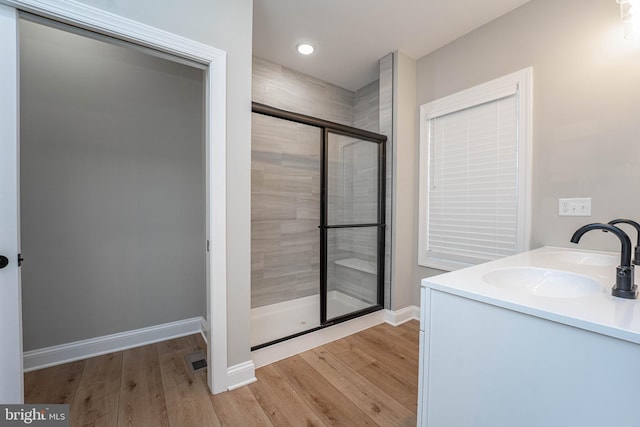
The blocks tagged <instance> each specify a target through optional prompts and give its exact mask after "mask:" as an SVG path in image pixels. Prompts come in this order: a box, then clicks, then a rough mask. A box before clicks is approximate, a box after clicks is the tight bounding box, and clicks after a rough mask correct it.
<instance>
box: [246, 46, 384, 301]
mask: <svg viewBox="0 0 640 427" xmlns="http://www.w3.org/2000/svg"><path fill="white" fill-rule="evenodd" d="M378 99H379V96H378V82H377V81H376V82H373V83H371V84H369V85H367V86H365V87H364V88H362V89H361V90H359V91H356V92H351V91H347V90H345V89H342V88H339V87H337V86H333V85H330V84H328V83H326V82H323V81H320V80H318V79H315V78H313V77H310V76H307V75H304V74H301V73H298V72H295V71H292V70H289V69H287V68H285V67H282V66H280V65H278V64H274V63H272V62H269V61H266V60H263V59H260V58H254V61H253V100H254V101H256V102H260V103H263V104H267V105H270V106H273V107H277V108H281V109H284V110H288V111H293V112H296V113H302V114H307V115H310V116H314V117H318V118H321V119H325V120H330V121H334V122H338V123H342V124H346V125H350V126H355V127H359V128H362V129H367V130H371V131H374V132H378V131H379V117H380V112H379V107H378V104H379V101H378ZM357 145H358V144H356V145H354V148H355V149H356V150H359V148H356V147H357ZM341 151H342V153H347V156H348V157H351V158H352V159H359V161H360V162H361V161H362V160H363V159H365V158H366V156H365V157H363V156H362V153H357V152H356V151H354V149H353V148H352V149H346V150H341ZM334 154H335V155H332V156H331V157H332V160H335V163H336V164H334V165H333V167H332V166H330V170H332V169H333V170H335V171H342V172H340V173H334V174H333V175H335V176H334V180H333V185H336V187H335V189H336V190H335V192H334V196H335V197H334V199H333V200H332V203H330V206H333V209H338V210H344V209H349V210H351V211H352V212H351V213H352V214H355V215H356V217H357V216H358V214H359V213H358V207H357V202H355V203H356V204H355V205H354V198H353V197H352V195H349V194H346V193H345V191H344V188H345V187H344V185H343V183H341V182H340V181H342V180H343V179H344V178H345V177H346V178H347V180H349V181H350V180H352V178H354V177H352V176H348V175H347V176H345V174H347V173H352V172H353V171H354V170H355V169H354V168H353V164H351V167H349V164H348V160H347V159H346V158H342V157H339V156H342V154H341V153H337V152H336V153H334ZM319 156H320V131H319V130H318V129H316V128H313V127H309V126H305V125H300V124H295V123H292V122H287V121H284V120H280V119H275V118H270V117H266V116H261V115H258V114H254V115H253V123H252V232H251V235H252V272H251V273H252V274H251V276H252V301H251V302H252V307H259V306H263V305H268V304H274V303H278V302H282V301H287V300H291V299H294V298H300V297H303V296H308V295H312V294H317V293H318V292H319V267H320V259H319V247H320V239H319V231H318V225H319V224H320V213H319V204H320V200H319V191H320V184H319V179H320V178H319V177H320V163H319V161H320V158H319ZM345 160H346V161H347V163H345ZM349 171H351V172H349ZM337 188H341V189H342V190H341V191H337ZM360 197H361V200H362V197H364V194H361V195H360ZM365 199H366V197H365ZM329 215H330V216H331V212H330V213H329ZM355 237H356V236H355V234H354V233H341V234H336V235H335V238H331V236H330V238H329V244H330V246H329V253H330V254H334V256H332V258H331V259H329V265H330V270H329V272H328V273H329V289H330V290H332V289H339V290H342V291H343V292H347V293H349V294H352V295H354V296H358V295H359V293H358V292H357V290H358V286H357V282H359V280H358V276H359V275H362V274H365V275H369V273H362V272H354V271H346V272H343V274H340V273H339V271H338V272H336V270H335V269H336V266H335V265H334V263H333V262H332V261H333V260H334V259H333V258H338V259H340V258H342V257H344V258H349V257H356V258H359V259H364V260H370V259H374V260H375V257H374V256H373V257H372V253H373V252H375V246H376V239H375V236H374V235H373V234H371V233H368V235H367V233H364V234H363V233H359V238H357V239H356V238H355ZM341 268H343V269H344V268H347V267H341ZM372 277H373V276H372ZM332 278H333V279H332ZM365 281H366V282H370V281H371V280H370V278H367V279H366V280H365ZM368 287H369V288H370V287H371V286H368ZM360 296H361V295H360ZM366 299H367V300H369V299H370V297H367V298H366Z"/></svg>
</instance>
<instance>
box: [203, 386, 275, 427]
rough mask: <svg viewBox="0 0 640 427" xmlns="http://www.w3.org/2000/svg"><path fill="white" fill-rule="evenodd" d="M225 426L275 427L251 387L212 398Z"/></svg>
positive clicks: (212, 396)
mask: <svg viewBox="0 0 640 427" xmlns="http://www.w3.org/2000/svg"><path fill="white" fill-rule="evenodd" d="M210 399H211V402H212V403H213V408H214V409H215V411H216V414H217V415H218V418H219V419H220V421H221V423H222V425H223V426H252V427H253V426H255V427H262V426H273V424H272V423H271V420H269V417H268V416H267V414H265V412H264V410H263V409H262V407H261V406H260V403H258V401H257V400H256V398H255V396H254V395H253V393H251V390H250V389H249V387H240V388H239V389H236V390H233V391H228V392H226V393H220V394H215V395H211V396H210Z"/></svg>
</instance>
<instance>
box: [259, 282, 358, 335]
mask: <svg viewBox="0 0 640 427" xmlns="http://www.w3.org/2000/svg"><path fill="white" fill-rule="evenodd" d="M370 306H371V305H370V304H368V303H366V302H364V301H361V300H359V299H356V298H353V297H351V296H349V295H346V294H343V293H342V292H339V291H330V292H329V294H328V304H327V310H328V312H327V318H328V319H331V318H333V317H337V316H341V315H343V314H347V313H351V312H353V311H357V310H361V309H364V308H367V307H370ZM318 326H320V295H319V294H318V295H311V296H308V297H304V298H298V299H294V300H290V301H285V302H280V303H277V304H271V305H265V306H262V307H257V308H252V309H251V346H252V347H253V346H256V345H259V344H263V343H267V342H270V341H274V340H277V339H280V338H284V337H288V336H290V335H294V334H297V333H300V332H304V331H307V330H309V329H313V328H317V327H318Z"/></svg>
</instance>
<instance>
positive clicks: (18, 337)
mask: <svg viewBox="0 0 640 427" xmlns="http://www.w3.org/2000/svg"><path fill="white" fill-rule="evenodd" d="M17 25H18V17H17V13H16V10H15V9H14V8H12V7H8V6H4V5H0V59H1V61H2V66H0V256H1V257H4V258H0V267H1V266H4V267H3V268H0V403H22V401H23V383H22V309H21V298H20V297H21V290H20V271H19V268H18V252H19V251H20V249H19V246H20V245H19V233H18V230H19V225H18V218H19V215H18V209H19V204H18V196H19V192H18V164H19V163H18V84H17V82H18V40H17V34H18V31H17ZM5 258H6V259H5ZM5 264H6V265H5Z"/></svg>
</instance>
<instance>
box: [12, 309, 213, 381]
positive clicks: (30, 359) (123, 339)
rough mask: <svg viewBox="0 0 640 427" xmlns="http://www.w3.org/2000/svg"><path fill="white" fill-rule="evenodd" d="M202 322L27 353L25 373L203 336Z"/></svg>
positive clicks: (181, 322)
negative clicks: (181, 338)
mask: <svg viewBox="0 0 640 427" xmlns="http://www.w3.org/2000/svg"><path fill="white" fill-rule="evenodd" d="M203 321H204V319H203V318H202V317H194V318H192V319H186V320H179V321H177V322H171V323H164V324H162V325H156V326H151V327H148V328H142V329H136V330H133V331H127V332H121V333H118V334H113V335H105V336H102V337H97V338H91V339H88V340H83V341H76V342H72V343H69V344H62V345H57V346H53V347H47V348H42V349H39V350H31V351H27V352H25V353H24V354H23V361H24V362H23V363H24V371H25V372H29V371H35V370H36V369H42V368H47V367H49V366H55V365H60V364H63V363H67V362H73V361H75V360H82V359H87V358H90V357H94V356H100V355H102V354H108V353H113V352H115V351H121V350H126V349H128V348H133V347H139V346H142V345H146V344H152V343H156V342H160V341H166V340H169V339H172V338H178V337H183V336H186V335H191V334H197V333H201V331H202V327H203ZM205 323H206V322H205Z"/></svg>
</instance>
